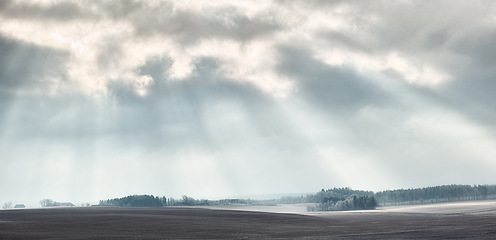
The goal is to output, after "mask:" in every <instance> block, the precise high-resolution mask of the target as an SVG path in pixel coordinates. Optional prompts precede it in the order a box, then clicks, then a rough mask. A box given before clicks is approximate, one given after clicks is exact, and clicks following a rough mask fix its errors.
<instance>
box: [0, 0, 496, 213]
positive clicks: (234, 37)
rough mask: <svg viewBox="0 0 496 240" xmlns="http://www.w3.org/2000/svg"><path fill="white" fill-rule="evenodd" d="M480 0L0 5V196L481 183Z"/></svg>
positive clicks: (483, 88)
mask: <svg viewBox="0 0 496 240" xmlns="http://www.w3.org/2000/svg"><path fill="white" fill-rule="evenodd" d="M495 43H496V4H495V2H494V1H200V2H190V1H177V2H176V1H143V2H141V1H1V2H0V153H1V154H0V161H1V167H0V202H7V201H14V202H24V203H27V204H28V205H31V206H36V205H37V202H38V201H39V200H40V199H42V198H51V199H54V200H56V201H73V202H94V201H98V200H100V199H106V198H113V197H121V196H125V195H129V194H154V195H165V196H172V197H180V196H181V195H183V194H186V195H188V196H192V197H195V198H222V197H234V196H250V195H253V194H268V193H295V192H314V191H318V190H319V189H321V188H331V187H345V186H347V187H352V188H355V189H369V190H374V191H377V190H384V189H392V188H410V187H424V186H431V185H442V184H494V183H496V177H495V176H496V175H495V174H494V173H495V171H496V159H495V156H496V111H495V110H496V94H495V93H496V79H495V78H496V67H495V66H496V44H495Z"/></svg>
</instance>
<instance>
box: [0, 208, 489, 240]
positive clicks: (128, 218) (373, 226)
mask: <svg viewBox="0 0 496 240" xmlns="http://www.w3.org/2000/svg"><path fill="white" fill-rule="evenodd" d="M495 237H496V212H495V211H485V212H477V213H455V214H453V213H451V214H438V213H436V214H429V213H399V212H382V211H370V212H349V213H345V214H328V215H323V216H310V215H299V214H282V213H267V212H250V211H232V210H212V209H203V208H103V207H91V208H51V209H22V210H4V211H0V239H261V238H267V239H278V238H279V239H281V238H283V239H284V238H291V239H294V238H304V239H426V238H429V239H432V238H436V239H494V238H495Z"/></svg>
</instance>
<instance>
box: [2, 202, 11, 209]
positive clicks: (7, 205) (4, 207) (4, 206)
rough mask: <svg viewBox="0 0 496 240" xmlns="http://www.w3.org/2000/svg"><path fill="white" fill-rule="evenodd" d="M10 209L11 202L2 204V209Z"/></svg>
mask: <svg viewBox="0 0 496 240" xmlns="http://www.w3.org/2000/svg"><path fill="white" fill-rule="evenodd" d="M9 208H12V202H6V203H4V204H3V209H9Z"/></svg>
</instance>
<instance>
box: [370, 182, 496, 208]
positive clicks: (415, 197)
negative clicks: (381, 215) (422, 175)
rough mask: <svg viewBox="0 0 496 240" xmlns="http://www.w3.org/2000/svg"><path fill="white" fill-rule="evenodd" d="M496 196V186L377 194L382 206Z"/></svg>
mask: <svg viewBox="0 0 496 240" xmlns="http://www.w3.org/2000/svg"><path fill="white" fill-rule="evenodd" d="M495 194H496V185H473V186H470V185H442V186H435V187H424V188H414V189H397V190H386V191H381V192H377V193H375V197H376V199H377V201H378V202H379V204H380V205H407V204H408V205H411V204H426V203H441V202H454V201H469V200H484V199H487V198H488V196H491V195H495Z"/></svg>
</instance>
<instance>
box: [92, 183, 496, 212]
mask: <svg viewBox="0 0 496 240" xmlns="http://www.w3.org/2000/svg"><path fill="white" fill-rule="evenodd" d="M484 199H496V185H474V186H470V185H443V186H435V187H425V188H414V189H397V190H387V191H381V192H377V193H374V192H372V191H363V190H353V189H351V188H332V189H327V190H324V189H322V190H321V191H319V192H317V193H315V194H307V195H306V196H303V195H302V196H286V197H281V198H279V199H273V200H251V199H223V200H206V199H202V200H198V199H194V198H192V197H188V196H183V197H182V198H181V199H174V198H166V197H165V196H164V197H158V196H153V195H131V196H126V197H122V198H114V199H108V200H101V201H100V204H99V206H116V207H166V206H216V205H277V204H299V203H314V205H309V207H308V208H307V209H308V211H347V210H370V209H375V208H376V207H377V206H388V205H411V204H427V203H440V202H453V201H469V200H484Z"/></svg>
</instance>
